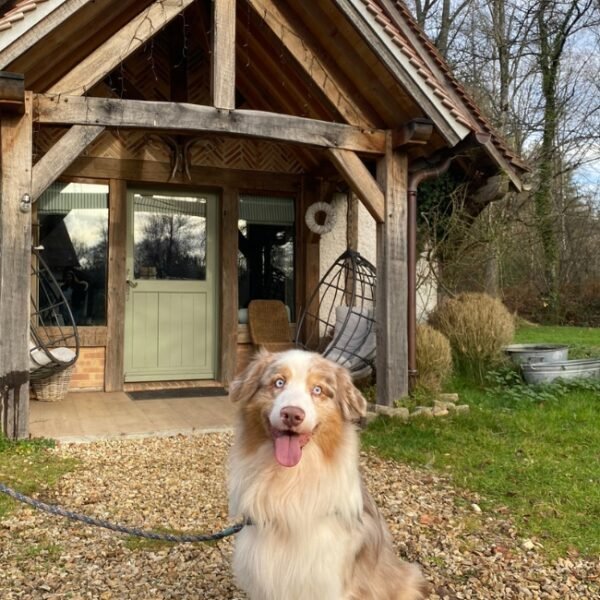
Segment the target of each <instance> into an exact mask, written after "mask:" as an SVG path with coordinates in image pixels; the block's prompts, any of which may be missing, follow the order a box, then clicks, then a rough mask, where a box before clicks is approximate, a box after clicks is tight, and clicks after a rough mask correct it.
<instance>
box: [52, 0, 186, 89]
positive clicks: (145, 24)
mask: <svg viewBox="0 0 600 600" xmlns="http://www.w3.org/2000/svg"><path fill="white" fill-rule="evenodd" d="M193 1H194V0H157V1H156V2H154V4H152V5H150V6H149V7H148V8H146V9H144V10H143V11H142V12H141V13H140V14H139V15H137V16H136V17H135V18H134V19H132V20H131V21H130V22H129V23H128V24H127V25H125V27H123V28H121V29H120V30H119V31H118V32H117V33H115V34H114V35H113V36H112V37H110V38H109V39H108V40H107V41H106V42H104V43H103V44H101V45H100V46H99V47H98V48H97V49H96V50H94V51H93V52H92V53H91V54H89V55H88V56H87V57H86V58H84V59H83V60H82V61H81V62H79V63H78V64H77V66H76V67H75V68H73V69H72V70H71V71H70V72H69V73H67V74H66V75H65V76H64V77H63V78H62V79H60V80H59V81H58V82H57V83H55V84H54V85H53V86H52V87H51V88H50V89H49V90H48V93H50V94H70V95H73V96H77V95H81V94H85V93H86V92H87V91H88V90H90V89H91V88H92V87H93V86H94V85H95V84H96V83H98V82H99V81H100V80H102V79H103V78H104V77H105V76H106V75H108V74H109V73H110V72H111V71H112V70H113V69H114V68H115V67H116V66H117V65H118V64H119V63H121V62H123V61H124V60H125V59H126V58H127V57H128V56H130V55H131V54H133V53H134V52H135V51H136V50H137V49H138V48H139V47H140V46H142V45H143V44H145V43H146V42H147V41H148V40H149V39H150V38H151V37H152V36H153V35H155V34H156V33H157V32H158V31H160V30H161V29H162V28H163V27H164V26H165V25H166V24H167V23H169V21H171V20H172V19H173V18H175V17H176V16H177V15H178V14H179V13H180V12H182V11H183V10H184V9H185V8H186V7H187V6H189V5H190V4H191V3H192V2H193Z"/></svg>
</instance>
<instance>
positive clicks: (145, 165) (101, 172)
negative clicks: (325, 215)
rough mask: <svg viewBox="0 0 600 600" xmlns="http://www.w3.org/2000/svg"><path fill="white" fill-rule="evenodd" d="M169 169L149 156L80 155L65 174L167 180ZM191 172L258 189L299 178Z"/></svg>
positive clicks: (290, 185)
mask: <svg viewBox="0 0 600 600" xmlns="http://www.w3.org/2000/svg"><path fill="white" fill-rule="evenodd" d="M171 171H172V167H171V165H169V164H168V163H158V162H152V161H148V160H132V159H117V158H92V157H80V158H78V159H77V160H76V161H75V162H74V163H73V164H72V165H71V166H70V167H68V168H67V170H66V171H65V173H64V175H65V176H68V177H69V178H72V177H84V178H86V179H90V178H91V179H125V180H128V181H138V182H146V183H166V182H168V181H169V178H170V177H171ZM190 176H191V180H190V181H187V180H186V181H185V182H184V183H186V184H190V183H191V184H193V185H199V186H204V187H206V186H209V187H222V186H224V185H225V186H233V187H239V188H242V189H244V190H256V189H261V190H270V191H273V192H280V193H288V192H294V191H296V190H297V189H298V187H299V186H300V180H301V177H300V176H298V175H286V174H280V173H261V172H260V171H247V170H243V169H240V170H236V169H225V168H218V167H192V168H191V169H190ZM172 181H176V180H172Z"/></svg>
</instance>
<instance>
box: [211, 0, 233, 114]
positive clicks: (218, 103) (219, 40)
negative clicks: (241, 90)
mask: <svg viewBox="0 0 600 600" xmlns="http://www.w3.org/2000/svg"><path fill="white" fill-rule="evenodd" d="M211 81H212V98H213V106H215V107H216V108H225V109H228V110H233V109H234V108H235V0H214V12H213V56H212V80H211Z"/></svg>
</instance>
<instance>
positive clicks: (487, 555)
mask: <svg viewBox="0 0 600 600" xmlns="http://www.w3.org/2000/svg"><path fill="white" fill-rule="evenodd" d="M230 442H231V436H230V435H229V434H209V435H202V436H193V437H183V436H179V437H172V438H154V439H143V440H135V441H133V440H130V441H106V442H98V443H93V444H65V445H62V446H59V447H58V448H57V449H56V450H54V451H55V452H57V453H58V454H59V455H62V456H69V457H74V458H76V459H78V460H79V461H80V463H81V467H80V468H79V469H77V470H76V471H74V472H72V473H69V474H68V475H66V476H65V477H63V478H62V479H61V481H60V483H59V484H58V485H57V486H56V487H55V488H53V489H50V490H44V491H42V492H41V493H40V494H39V495H38V497H39V498H40V499H42V500H44V501H46V502H51V503H59V504H61V505H63V506H66V507H69V508H72V509H74V510H76V511H78V512H84V513H86V514H89V515H92V516H96V517H100V518H108V519H111V520H114V521H116V522H119V523H124V524H129V525H134V526H140V527H143V528H147V529H157V530H176V531H180V532H190V533H199V532H205V531H215V530H218V529H221V528H223V527H225V526H226V525H228V524H229V521H228V518H227V492H226V483H225V469H226V459H227V452H228V449H229V445H230ZM362 462H363V469H364V472H365V476H366V479H367V484H368V486H369V489H370V490H371V492H372V493H373V495H374V497H375V499H376V501H377V503H378V504H379V506H380V507H381V509H382V512H383V514H384V517H385V518H386V520H387V522H388V524H389V526H390V529H391V530H392V534H393V537H394V543H395V544H396V548H397V551H398V554H399V555H401V556H403V557H404V558H406V559H408V560H411V561H416V562H419V563H420V564H421V565H422V567H423V570H424V572H425V575H426V577H427V578H428V579H429V580H430V581H431V583H432V586H433V589H434V590H435V593H434V594H433V596H432V598H434V599H439V598H444V599H449V600H454V599H458V598H460V599H463V598H465V599H466V598H472V599H482V600H488V599H496V598H507V599H521V598H522V599H531V598H534V599H537V598H540V599H544V598H560V599H561V600H570V599H573V600H575V599H577V600H586V599H587V600H592V599H594V600H598V599H600V585H599V583H600V560H584V559H582V558H580V557H577V556H573V557H567V558H562V559H559V560H557V561H555V562H549V561H547V560H546V559H545V558H544V556H543V552H542V549H541V547H540V544H539V543H537V542H536V540H527V539H523V538H521V537H519V535H518V534H517V532H516V530H515V528H514V526H513V525H512V524H511V521H510V518H509V516H508V515H503V514H502V513H500V512H497V513H496V514H495V515H492V514H489V513H487V512H486V511H482V510H481V508H480V506H479V501H480V498H478V497H477V496H476V495H474V494H471V495H465V494H464V492H459V491H457V490H456V489H454V488H453V487H452V485H451V482H450V481H449V480H448V479H447V478H445V477H442V476H439V475H437V474H433V473H432V472H430V471H427V470H417V469H413V468H411V467H407V466H405V465H402V464H396V463H394V462H390V461H386V460H382V459H380V458H378V457H376V456H373V455H370V454H364V455H363V457H362ZM475 507H477V508H478V509H479V510H476V509H475ZM231 550H232V545H231V541H230V540H225V541H222V542H220V543H218V544H216V545H215V544H213V545H207V544H199V545H190V544H180V545H170V544H160V543H158V544H157V543H154V542H145V541H141V542H140V541H133V540H132V539H129V538H126V537H124V536H121V535H118V534H113V533H111V532H107V531H105V530H102V529H97V528H93V527H88V526H85V525H82V524H80V523H72V522H69V521H66V520H64V519H59V518H56V517H52V516H46V515H44V514H42V513H39V512H35V511H33V510H32V509H30V508H28V507H19V508H18V509H17V510H16V511H15V512H13V513H11V515H9V516H8V517H7V518H5V519H3V520H1V521H0V565H1V568H0V598H2V599H3V600H10V599H16V598H27V599H30V598H32V599H37V598H40V599H41V598H43V599H48V600H50V599H59V598H61V599H62V598H70V599H73V600H75V599H84V598H94V599H100V600H110V599H119V600H120V599H140V600H141V599H143V600H150V599H162V598H165V599H167V598H202V599H204V598H206V599H210V598H222V599H231V600H233V599H238V600H242V599H244V598H245V596H244V594H243V593H242V592H240V591H239V590H238V589H237V588H236V587H235V585H234V583H233V581H232V577H231V571H230V568H229V563H230V557H231Z"/></svg>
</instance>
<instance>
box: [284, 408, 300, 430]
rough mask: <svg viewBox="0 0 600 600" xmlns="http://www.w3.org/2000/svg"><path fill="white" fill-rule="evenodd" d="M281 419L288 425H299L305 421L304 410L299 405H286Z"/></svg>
mask: <svg viewBox="0 0 600 600" xmlns="http://www.w3.org/2000/svg"><path fill="white" fill-rule="evenodd" d="M280 414H281V420H282V421H283V424H284V425H285V426H286V427H297V426H298V425H300V423H302V421H304V417H305V416H306V415H305V413H304V411H303V410H302V409H301V408H298V407H297V406H284V407H283V408H282V409H281V413H280Z"/></svg>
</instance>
